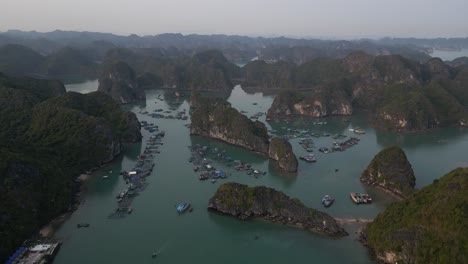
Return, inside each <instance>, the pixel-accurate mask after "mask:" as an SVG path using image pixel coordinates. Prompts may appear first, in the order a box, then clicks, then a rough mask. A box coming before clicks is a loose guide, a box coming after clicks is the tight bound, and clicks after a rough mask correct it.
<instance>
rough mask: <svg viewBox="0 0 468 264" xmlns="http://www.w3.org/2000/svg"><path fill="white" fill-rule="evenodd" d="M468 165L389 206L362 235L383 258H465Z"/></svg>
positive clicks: (388, 260) (458, 260)
mask: <svg viewBox="0 0 468 264" xmlns="http://www.w3.org/2000/svg"><path fill="white" fill-rule="evenodd" d="M467 190H468V168H458V169H455V170H453V171H451V172H450V173H448V174H446V175H445V176H443V177H442V178H440V179H438V180H435V181H434V182H433V183H432V184H431V185H429V186H427V187H424V188H423V189H421V190H419V191H416V192H415V193H414V194H413V195H412V196H410V197H409V198H407V199H405V200H403V201H401V202H397V203H394V204H392V205H390V206H389V207H388V208H387V209H386V210H385V211H384V212H382V213H380V214H379V215H378V216H377V217H376V218H375V219H374V221H373V222H371V223H369V224H368V226H367V231H366V233H364V234H363V235H362V239H363V240H364V242H365V243H367V244H368V245H369V246H370V247H371V248H372V249H373V250H375V253H376V254H377V257H378V258H379V259H380V260H382V261H383V262H385V263H396V262H398V263H467V262H468V254H467V252H468V251H467V249H468V248H467V246H468V237H467V235H466V234H467V233H468V222H467V221H466V219H468V192H467Z"/></svg>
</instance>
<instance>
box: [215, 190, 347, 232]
mask: <svg viewBox="0 0 468 264" xmlns="http://www.w3.org/2000/svg"><path fill="white" fill-rule="evenodd" d="M208 209H210V210H214V211H217V212H219V213H222V214H227V215H231V216H234V217H236V218H238V219H240V220H247V219H253V218H262V219H266V220H268V221H271V222H277V223H283V224H287V225H292V226H296V227H300V228H304V229H307V230H310V231H313V232H317V233H322V234H326V235H329V236H334V237H342V236H346V235H347V233H346V231H345V230H344V229H343V228H341V227H340V226H339V225H338V224H337V222H336V220H335V219H334V218H333V217H331V216H329V215H328V214H326V213H324V212H321V211H318V210H315V209H312V208H307V207H306V206H304V204H303V203H302V202H301V201H300V200H298V199H295V198H293V199H291V198H290V197H288V196H287V195H285V194H284V193H282V192H280V191H277V190H275V189H271V188H267V187H264V186H257V187H249V186H247V185H243V184H239V183H233V182H231V183H226V184H223V185H221V186H219V188H218V190H217V191H216V193H215V194H214V196H213V197H212V198H211V199H210V200H209V203H208Z"/></svg>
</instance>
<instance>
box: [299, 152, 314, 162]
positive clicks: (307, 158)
mask: <svg viewBox="0 0 468 264" xmlns="http://www.w3.org/2000/svg"><path fill="white" fill-rule="evenodd" d="M300 159H301V160H305V161H307V162H316V161H317V159H316V158H315V154H313V153H309V154H307V155H305V156H302V157H300Z"/></svg>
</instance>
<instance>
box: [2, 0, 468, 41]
mask: <svg viewBox="0 0 468 264" xmlns="http://www.w3.org/2000/svg"><path fill="white" fill-rule="evenodd" d="M8 29H21V30H36V31H52V30H55V29H61V30H78V31H99V32H111V33H116V34H123V35H127V34H131V33H135V34H138V35H154V34H159V33H167V32H171V33H176V32H180V33H183V34H189V33H198V34H240V35H262V36H269V35H286V36H307V37H352V36H358V37H363V36H379V37H380V36H401V37H409V36H416V37H435V36H441V37H451V36H462V37H467V36H468V0H289V1H286V0H285V1H279V0H0V31H5V30H8Z"/></svg>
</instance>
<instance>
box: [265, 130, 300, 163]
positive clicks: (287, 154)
mask: <svg viewBox="0 0 468 264" xmlns="http://www.w3.org/2000/svg"><path fill="white" fill-rule="evenodd" d="M268 156H269V157H270V158H271V159H274V160H276V161H278V166H279V167H280V169H282V170H284V171H286V172H296V171H297V165H298V163H297V158H296V155H294V152H293V150H292V146H291V144H290V143H289V142H288V141H287V140H285V139H282V138H278V137H274V138H272V139H271V141H270V145H269V149H268Z"/></svg>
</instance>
